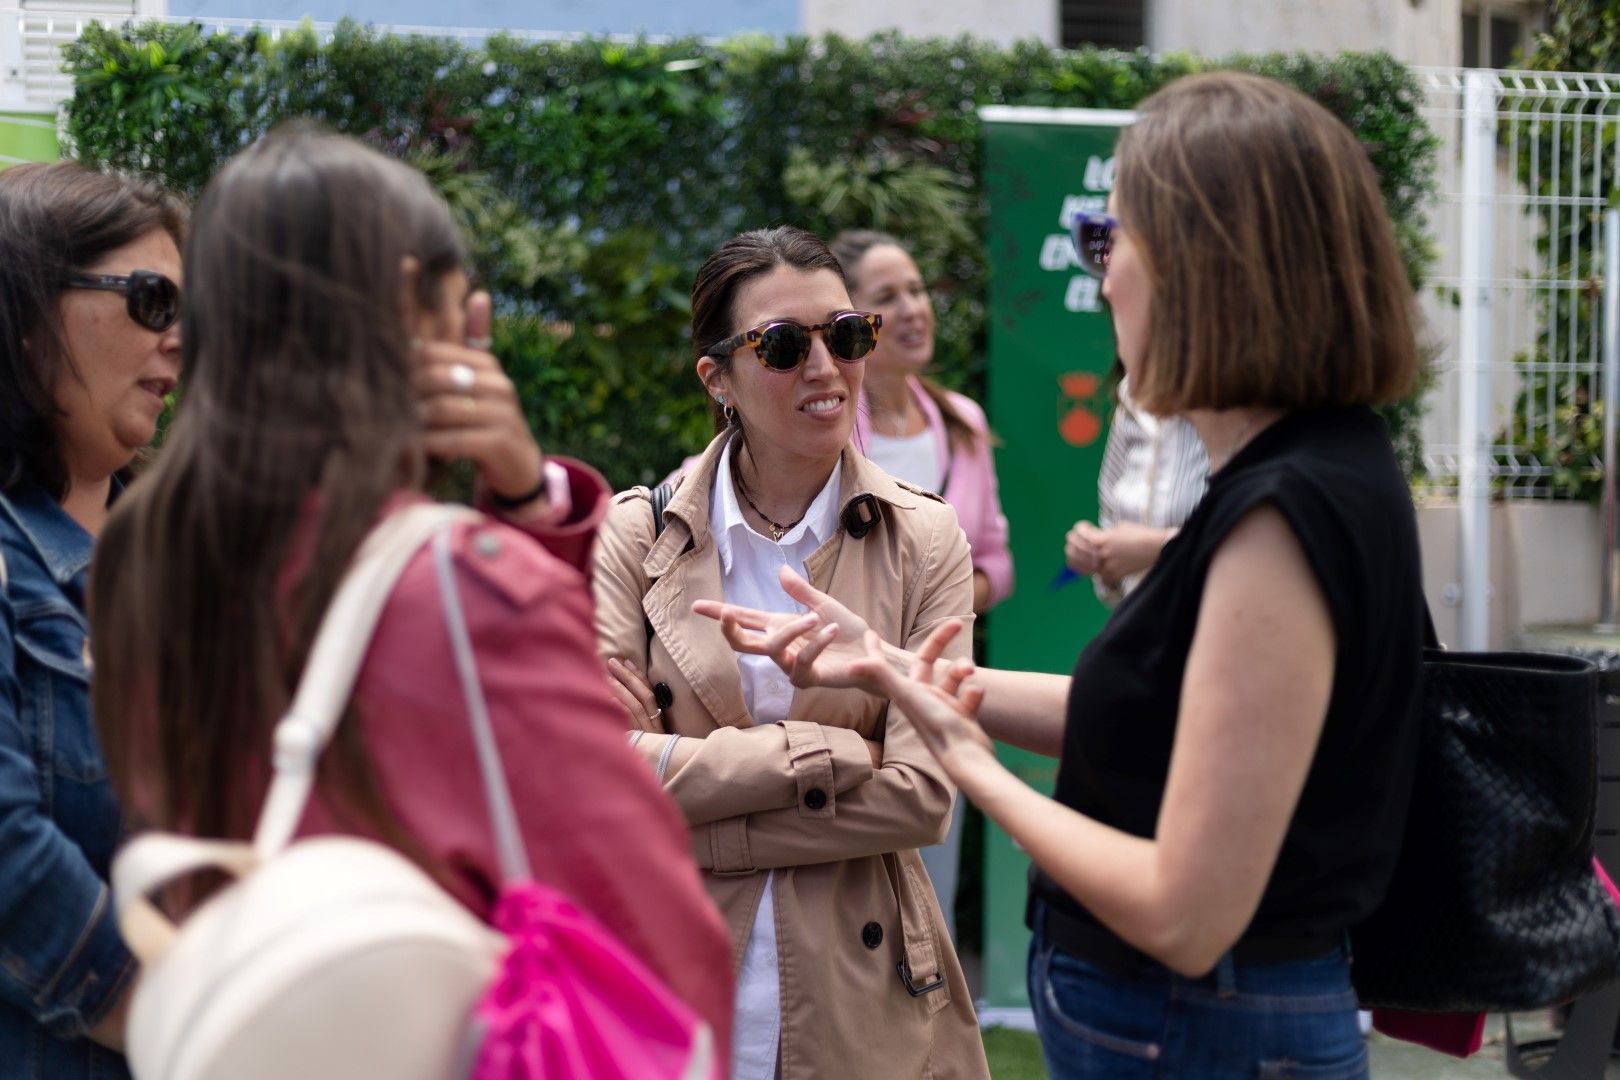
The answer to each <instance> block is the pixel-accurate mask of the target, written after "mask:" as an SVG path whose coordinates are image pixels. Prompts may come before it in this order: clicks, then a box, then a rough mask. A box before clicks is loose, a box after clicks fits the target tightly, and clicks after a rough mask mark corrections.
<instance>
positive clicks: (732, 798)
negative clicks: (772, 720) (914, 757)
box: [635, 720, 872, 826]
mask: <svg viewBox="0 0 1620 1080" xmlns="http://www.w3.org/2000/svg"><path fill="white" fill-rule="evenodd" d="M635 745H636V749H637V751H639V752H640V754H641V756H642V759H643V760H645V761H646V762H647V763H648V765H649V767H651V768H654V769H656V768H657V767H658V765H659V763H660V762H662V763H663V764H664V769H663V776H662V779H663V784H664V789H665V790H666V791H667V792H668V793H669V796H670V798H672V799H674V800H675V803H676V805H678V806H679V807H680V808H681V812H682V813H683V814H684V815H685V816H686V821H687V824H688V825H692V826H699V825H705V824H708V823H709V822H711V821H719V820H722V819H724V818H734V817H739V816H742V815H747V814H754V813H760V812H762V811H765V810H789V809H794V808H797V812H799V813H801V814H804V815H806V816H810V817H831V816H832V815H833V814H834V813H835V811H836V806H837V799H838V796H839V795H840V794H841V793H843V792H846V791H848V790H850V789H851V788H853V787H856V786H858V785H860V784H863V783H865V782H866V781H868V780H870V779H871V778H872V757H871V755H870V754H869V753H868V752H867V750H866V743H865V741H864V740H863V739H862V738H861V737H860V735H859V734H857V733H856V732H854V731H851V730H849V729H847V728H835V727H824V726H823V725H821V724H816V723H811V722H807V721H798V720H790V721H788V722H786V723H782V724H766V725H762V726H760V727H752V728H731V727H725V728H720V729H718V730H716V731H714V732H712V733H710V734H709V736H708V737H707V738H702V739H697V738H677V737H676V736H673V735H664V734H661V733H648V734H647V735H644V736H642V737H641V738H640V739H638V740H637V741H636V744H635Z"/></svg>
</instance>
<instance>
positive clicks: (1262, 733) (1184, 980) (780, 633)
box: [705, 73, 1423, 1080]
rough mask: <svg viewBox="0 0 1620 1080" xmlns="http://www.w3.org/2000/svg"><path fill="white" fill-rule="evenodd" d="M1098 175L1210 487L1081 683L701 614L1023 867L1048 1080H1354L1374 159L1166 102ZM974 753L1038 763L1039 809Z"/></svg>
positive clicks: (1381, 372)
mask: <svg viewBox="0 0 1620 1080" xmlns="http://www.w3.org/2000/svg"><path fill="white" fill-rule="evenodd" d="M1117 154H1118V156H1117V165H1118V184H1117V186H1116V188H1115V190H1114V193H1113V197H1112V199H1111V202H1110V213H1109V215H1099V216H1098V217H1097V218H1096V219H1092V220H1087V221H1082V222H1081V223H1080V227H1079V229H1078V230H1077V232H1078V237H1077V239H1078V240H1079V242H1080V251H1081V255H1082V257H1083V258H1091V259H1094V260H1096V261H1097V263H1098V266H1099V269H1102V270H1103V271H1104V272H1105V274H1106V278H1105V283H1104V289H1103V294H1104V296H1105V297H1106V298H1107V300H1108V302H1109V305H1110V308H1111V310H1112V314H1113V320H1114V329H1115V335H1116V340H1117V344H1118V348H1119V356H1120V359H1121V360H1122V362H1123V363H1124V366H1125V370H1126V373H1127V376H1128V377H1129V379H1130V381H1131V385H1132V387H1133V390H1134V392H1135V393H1136V395H1137V396H1138V398H1139V400H1140V401H1141V403H1142V404H1143V406H1144V407H1145V408H1148V409H1151V410H1153V411H1154V412H1156V413H1160V414H1165V415H1180V416H1185V417H1186V418H1187V419H1188V420H1189V421H1190V422H1191V423H1192V424H1193V426H1194V427H1195V428H1196V429H1197V430H1198V434H1199V436H1200V438H1201V439H1202V441H1203V443H1204V446H1205V448H1206V449H1207V451H1208V454H1209V459H1210V470H1211V473H1210V482H1209V491H1208V493H1207V494H1206V495H1205V497H1204V499H1203V501H1202V502H1201V503H1200V504H1199V505H1198V507H1197V509H1195V510H1194V511H1193V513H1192V514H1191V516H1190V517H1188V519H1187V521H1186V523H1185V524H1184V525H1183V527H1182V529H1181V532H1180V533H1179V534H1178V535H1177V536H1176V537H1175V538H1174V539H1172V540H1171V541H1170V542H1169V543H1168V544H1167V545H1166V546H1165V548H1164V551H1163V554H1162V555H1161V556H1160V558H1159V560H1158V561H1157V562H1156V563H1155V564H1154V566H1153V568H1152V569H1151V570H1149V571H1148V573H1147V575H1146V577H1145V578H1144V579H1143V581H1142V583H1141V584H1140V585H1139V586H1138V587H1137V589H1136V591H1135V592H1133V593H1132V594H1131V595H1130V596H1129V597H1128V598H1127V599H1126V600H1125V602H1124V603H1123V604H1122V605H1120V607H1119V608H1118V609H1117V610H1116V612H1115V613H1114V616H1113V618H1112V619H1111V620H1110V621H1109V623H1108V624H1107V625H1106V626H1105V627H1104V628H1103V630H1102V632H1101V633H1100V634H1098V635H1097V637H1096V638H1095V639H1093V640H1092V641H1091V642H1090V644H1088V645H1087V646H1086V648H1085V649H1084V651H1083V652H1082V653H1081V655H1080V658H1079V661H1078V662H1077V663H1076V665H1075V669H1074V673H1073V674H1072V676H1068V677H1063V676H1055V675H1041V674H1033V673H1027V672H1006V671H992V670H987V669H981V670H978V671H974V669H973V668H972V665H971V664H968V663H965V662H962V661H954V662H952V661H946V662H945V663H938V662H937V661H938V660H939V658H940V656H941V650H942V647H943V645H944V643H945V642H946V641H948V640H949V639H950V637H951V633H952V629H951V628H950V627H943V628H941V629H940V630H938V631H936V632H935V634H934V635H932V636H931V637H930V639H929V640H928V641H927V642H925V643H924V644H923V645H922V647H920V648H916V649H914V650H910V651H908V650H906V649H903V648H900V647H899V645H898V644H897V643H893V642H883V641H879V640H878V637H877V635H875V634H872V633H870V632H869V631H868V629H867V627H866V626H865V624H864V623H863V622H862V621H861V620H860V619H858V618H856V617H855V616H854V615H853V614H852V613H851V612H850V611H849V610H848V609H847V608H845V607H843V606H842V605H840V604H838V603H837V602H836V601H835V600H833V599H831V598H830V597H827V596H825V595H823V594H820V593H818V592H816V591H815V590H813V589H811V588H809V587H808V586H807V585H805V584H804V583H803V582H802V581H795V582H793V583H792V586H791V588H790V592H792V593H793V594H794V595H795V596H797V597H798V598H799V599H800V600H801V602H803V603H805V604H807V605H808V606H810V607H811V608H812V613H811V614H809V615H807V616H802V617H793V616H774V615H769V614H767V613H764V612H759V611H747V610H742V609H738V608H728V607H726V606H723V605H709V606H708V607H706V609H705V610H706V611H708V612H709V613H710V614H712V615H714V616H715V617H717V618H719V619H721V620H722V624H723V626H724V628H725V629H726V631H727V633H728V635H729V637H730V638H731V640H732V641H733V643H734V644H735V645H736V646H737V647H738V648H739V649H741V650H743V651H745V652H763V653H766V654H769V655H771V656H772V657H773V658H774V659H775V660H776V661H777V663H778V664H779V665H780V666H781V667H782V668H783V669H784V670H785V671H787V672H789V673H790V674H791V675H792V676H793V677H794V679H795V681H796V682H797V683H799V684H801V685H808V684H812V683H819V684H823V685H834V686H849V685H853V686H860V687H862V688H864V689H867V690H869V691H871V692H874V693H882V694H885V695H888V696H890V697H892V699H893V700H894V703H895V704H896V705H897V706H900V707H903V708H904V709H905V710H906V713H907V715H908V716H911V717H913V718H914V719H915V720H916V722H917V726H918V728H919V730H921V731H922V732H923V733H924V735H925V738H926V739H927V741H928V743H929V746H930V749H932V750H933V751H934V753H936V754H937V755H938V756H939V759H940V761H941V762H942V763H943V764H944V766H945V768H946V771H947V772H948V773H949V774H950V776H951V778H952V779H954V780H955V781H956V782H957V783H958V784H959V785H960V786H961V788H962V790H963V791H965V792H967V794H968V795H969V796H970V797H971V798H973V799H974V800H975V801H977V802H978V803H979V805H980V806H981V807H982V808H983V809H984V811H985V812H986V813H987V814H988V815H989V816H990V817H991V818H993V819H994V820H995V821H997V822H998V823H999V824H1001V825H1002V826H1003V827H1004V828H1006V829H1007V831H1008V832H1009V833H1010V834H1011V835H1012V836H1013V838H1014V839H1015V840H1016V841H1017V842H1018V843H1019V844H1020V845H1022V846H1023V847H1024V848H1025V849H1026V850H1027V851H1028V852H1029V854H1030V856H1031V857H1032V858H1033V859H1034V861H1035V864H1036V867H1037V870H1038V873H1037V874H1036V876H1035V879H1034V881H1033V883H1032V886H1031V892H1030V904H1029V909H1028V910H1029V920H1030V925H1031V929H1032V930H1033V931H1034V940H1033V942H1032V944H1031V950H1030V964H1029V992H1030V1000H1031V1002H1032V1004H1033V1005H1034V1008H1035V1015H1036V1021H1037V1024H1038V1025H1039V1028H1040V1032H1041V1038H1042V1043H1043V1047H1044V1049H1045V1053H1046V1059H1047V1064H1048V1066H1049V1069H1050V1071H1051V1073H1052V1075H1053V1076H1057V1077H1079V1076H1144V1077H1145V1076H1198V1077H1201V1078H1214V1080H1223V1078H1227V1077H1234V1078H1235V1077H1254V1076H1257V1075H1258V1076H1273V1075H1274V1076H1294V1075H1299V1076H1305V1075H1309V1076H1313V1077H1334V1078H1340V1077H1346V1078H1352V1077H1362V1076H1365V1075H1366V1074H1367V1060H1366V1050H1365V1048H1364V1047H1363V1045H1362V1042H1361V1039H1360V1036H1359V1033H1358V1030H1357V1024H1356V995H1355V991H1354V990H1353V989H1352V987H1351V983H1350V958H1349V954H1348V947H1347V937H1346V935H1347V932H1348V931H1349V929H1350V928H1351V927H1352V926H1354V925H1355V924H1356V923H1357V922H1359V921H1360V920H1361V919H1363V918H1365V917H1366V916H1367V915H1368V913H1370V912H1371V911H1372V910H1373V909H1374V908H1376V907H1377V906H1378V904H1379V902H1380V900H1381V899H1382V897H1383V894H1384V891H1385V889H1386V887H1387V885H1388V882H1389V878H1390V874H1391V872H1392V870H1393V868H1394V863H1395V858H1396V854H1397V847H1398V844H1399V840H1400V836H1401V832H1402V828H1401V826H1402V820H1403V817H1404V815H1405V812H1406V806H1407V802H1408V798H1409V795H1410V790H1411V781H1412V773H1413V767H1414V758H1415V752H1416V738H1417V725H1416V722H1415V719H1416V718H1415V707H1416V701H1417V689H1418V674H1419V657H1420V646H1421V639H1422V624H1423V599H1422V591H1421V579H1420V574H1419V564H1418V545H1417V529H1416V524H1415V519H1414V515H1413V512H1412V505H1411V498H1410V495H1409V494H1408V491H1407V487H1406V482H1405V479H1404V478H1403V477H1402V475H1401V472H1400V469H1399V468H1398V466H1397V464H1396V461H1395V455H1394V452H1393V450H1392V448H1391V446H1390V441H1389V435H1388V432H1387V431H1386V429H1385V427H1384V424H1383V422H1382V421H1381V420H1380V419H1379V418H1378V416H1377V415H1376V414H1375V413H1374V412H1373V411H1372V409H1371V407H1370V406H1372V405H1374V404H1377V403H1380V402H1385V401H1389V400H1391V399H1393V398H1395V397H1397V396H1399V395H1401V394H1403V393H1405V392H1406V391H1407V389H1408V387H1409V386H1410V384H1411V380H1412V373H1413V367H1414V352H1415V349H1414V342H1413V329H1412V317H1411V305H1412V297H1411V292H1410V289H1409V286H1408V284H1407V281H1406V277H1405V275H1404V273H1403V272H1402V267H1401V263H1400V260H1399V258H1398V256H1397V251H1396V245H1395V236H1394V231H1393V229H1392V228H1391V226H1390V222H1389V219H1388V216H1387V214H1386V213H1385V210H1384V207H1383V203H1382V200H1381V199H1380V196H1379V191H1378V185H1377V182H1376V178H1375V177H1374V174H1373V170H1372V168H1371V166H1370V164H1369V163H1368V160H1367V156H1366V154H1365V152H1364V151H1363V149H1362V147H1361V146H1360V145H1359V144H1358V143H1357V142H1356V140H1355V138H1354V136H1353V135H1351V133H1350V132H1349V130H1347V129H1346V128H1345V127H1344V125H1343V124H1341V123H1339V121H1337V120H1336V119H1334V118H1333V117H1332V116H1331V115H1330V114H1328V112H1327V111H1326V110H1324V109H1323V108H1321V107H1320V106H1319V105H1317V104H1315V103H1314V102H1312V101H1310V100H1309V99H1307V98H1305V97H1304V96H1303V95H1301V94H1299V93H1298V92H1296V91H1294V90H1291V89H1289V88H1287V87H1285V86H1282V85H1281V84H1279V83H1276V82H1272V81H1270V80H1267V79H1263V78H1259V77H1256V76H1252V75H1240V74H1232V73H1220V74H1206V75H1199V76H1193V77H1189V78H1186V79H1183V80H1180V81H1178V82H1176V83H1174V84H1172V85H1170V86H1168V87H1166V88H1165V89H1164V90H1161V91H1160V92H1159V93H1157V94H1155V95H1153V96H1152V97H1150V98H1149V99H1148V100H1146V101H1145V102H1143V103H1142V106H1141V108H1140V112H1139V119H1138V120H1137V121H1136V123H1135V124H1134V125H1133V126H1131V127H1130V128H1128V129H1126V131H1125V132H1124V134H1123V135H1122V137H1121V139H1120V142H1119V147H1118V151H1117ZM907 671H909V672H910V675H909V677H908V676H907V675H906V674H903V673H902V672H907ZM991 738H996V739H1001V740H1003V741H1006V742H1009V743H1013V744H1016V745H1019V746H1022V747H1025V748H1028V749H1031V750H1035V751H1038V752H1042V753H1046V754H1049V755H1054V756H1058V757H1060V758H1061V763H1060V765H1059V769H1058V779H1057V786H1056V791H1055V793H1054V796H1053V797H1052V798H1050V799H1049V798H1047V797H1046V796H1044V795H1041V794H1039V793H1037V792H1035V791H1033V790H1032V789H1030V788H1029V787H1027V786H1026V785H1025V784H1023V783H1022V782H1021V781H1020V780H1019V779H1018V778H1017V777H1015V776H1014V775H1013V774H1012V773H1010V772H1009V771H1007V770H1006V769H1005V768H1004V767H1002V766H1001V765H1000V764H999V763H998V762H997V760H996V758H995V755H994V754H993V753H992V752H991V748H990V739H991Z"/></svg>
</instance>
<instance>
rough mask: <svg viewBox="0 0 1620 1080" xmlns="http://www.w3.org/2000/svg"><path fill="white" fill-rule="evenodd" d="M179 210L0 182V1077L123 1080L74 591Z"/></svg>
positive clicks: (171, 257)
mask: <svg viewBox="0 0 1620 1080" xmlns="http://www.w3.org/2000/svg"><path fill="white" fill-rule="evenodd" d="M184 226H185V210H184V207H183V206H182V205H181V204H180V203H179V202H178V201H177V200H176V199H174V198H173V197H172V196H170V195H168V194H166V193H165V192H163V191H161V190H159V189H157V188H156V187H153V186H151V185H148V184H145V183H142V182H140V181H137V180H133V179H130V178H127V177H119V176H110V175H103V174H101V173H96V172H91V171H89V170H87V169H83V168H81V167H80V166H78V165H76V164H73V163H70V162H59V163H56V164H52V165H20V166H17V167H15V168H12V169H8V170H6V171H5V172H0V371H3V374H0V379H3V382H4V386H5V390H4V392H3V393H0V956H3V957H4V961H3V962H0V1077H5V1078H7V1080H12V1078H17V1080H23V1078H26V1080H39V1078H45V1077H50V1078H53V1080H55V1078H62V1080H74V1078H89V1077H121V1076H127V1075H128V1073H127V1071H126V1068H125V1065H124V1059H123V1057H122V1056H121V1055H120V1054H119V1053H117V1050H118V1049H119V1048H120V1047H121V1045H122V1041H123V1027H124V1013H125V1005H126V1002H127V999H128V991H129V987H130V984H131V982H132V981H133V977H134V970H135V966H134V962H133V961H132V960H131V959H130V956H129V953H128V951H127V950H126V949H125V948H124V944H123V942H122V940H120V938H119V936H118V927H117V922H116V918H115V916H114V912H113V908H112V903H111V900H110V898H109V896H108V891H107V874H108V868H109V863H110V861H111V858H112V853H113V849H114V848H115V847H116V846H117V844H118V842H119V840H120V839H121V838H122V822H121V816H120V811H119V806H118V800H117V798H116V796H115V795H114V794H113V789H112V785H111V784H110V783H109V782H108V779H107V768H106V764H105V762H104V760H103V758H102V753H101V747H100V745H99V744H98V743H97V741H96V735H95V729H94V726H93V724H92V722H91V715H90V672H91V651H92V650H91V648H90V638H89V636H88V633H87V630H88V627H87V623H86V618H85V579H86V577H87V576H88V570H87V568H88V566H89V563H90V553H91V548H92V547H93V545H94V544H95V541H96V536H97V534H99V533H100V532H101V528H102V524H103V522H104V521H105V520H106V517H107V512H108V508H109V506H110V505H111V504H112V502H113V500H114V499H115V498H116V497H117V496H118V495H119V493H120V492H121V491H122V490H123V478H122V477H123V474H124V472H125V471H126V470H127V468H128V467H129V465H130V464H131V462H132V461H133V460H134V458H135V456H136V454H137V453H139V452H140V450H141V449H142V448H143V447H145V446H146V444H147V443H148V442H150V441H151V439H152V435H153V433H154V432H155V431H156V429H157V421H158V416H159V415H160V414H161V413H162V412H163V407H164V396H165V395H166V394H167V393H168V392H169V390H170V389H172V388H173V386H174V383H175V379H176V377H177V376H178V374H179V370H180V333H179V327H178V325H177V323H176V320H177V319H178V318H179V315H180V285H181V280H182V278H181V273H180V246H179V245H180V244H181V242H182V240H183V233H184Z"/></svg>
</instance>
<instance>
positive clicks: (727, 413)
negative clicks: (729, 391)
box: [720, 405, 737, 427]
mask: <svg viewBox="0 0 1620 1080" xmlns="http://www.w3.org/2000/svg"><path fill="white" fill-rule="evenodd" d="M720 413H721V415H723V416H724V417H725V418H726V425H727V426H728V427H736V426H737V406H735V405H727V406H725V407H724V408H722V409H721V410H720Z"/></svg>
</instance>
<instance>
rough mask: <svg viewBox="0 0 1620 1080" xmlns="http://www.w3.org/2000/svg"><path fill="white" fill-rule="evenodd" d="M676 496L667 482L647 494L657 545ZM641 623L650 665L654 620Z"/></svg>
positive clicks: (643, 618)
mask: <svg viewBox="0 0 1620 1080" xmlns="http://www.w3.org/2000/svg"><path fill="white" fill-rule="evenodd" d="M674 494H675V487H674V485H672V484H669V483H667V482H666V483H662V484H659V485H658V486H657V487H655V488H653V489H652V490H651V491H649V492H647V501H648V502H650V503H651V504H652V516H653V542H654V543H657V541H658V538H659V537H660V536H661V535H663V532H664V507H666V506H668V505H669V499H670V496H672V495H674ZM641 621H642V622H644V623H645V624H646V625H647V660H648V662H649V664H650V663H651V661H652V639H653V624H652V620H651V619H649V618H647V617H646V616H645V615H643V616H642V619H641Z"/></svg>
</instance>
